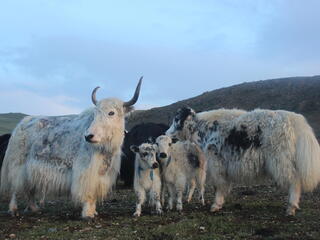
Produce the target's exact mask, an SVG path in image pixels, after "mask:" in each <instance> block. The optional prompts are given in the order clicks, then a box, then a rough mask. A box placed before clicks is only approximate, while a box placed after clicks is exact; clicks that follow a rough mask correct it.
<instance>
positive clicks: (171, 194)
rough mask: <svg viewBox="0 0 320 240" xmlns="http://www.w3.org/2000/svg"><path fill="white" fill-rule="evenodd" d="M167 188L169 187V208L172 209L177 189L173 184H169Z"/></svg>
mask: <svg viewBox="0 0 320 240" xmlns="http://www.w3.org/2000/svg"><path fill="white" fill-rule="evenodd" d="M167 188H168V192H169V199H168V206H167V209H168V210H172V208H173V198H174V196H175V190H174V188H173V186H172V184H168V185H167Z"/></svg>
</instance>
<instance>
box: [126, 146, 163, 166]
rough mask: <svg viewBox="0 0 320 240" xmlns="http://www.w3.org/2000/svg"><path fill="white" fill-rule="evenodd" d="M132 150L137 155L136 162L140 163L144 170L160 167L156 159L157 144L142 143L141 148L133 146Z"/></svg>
mask: <svg viewBox="0 0 320 240" xmlns="http://www.w3.org/2000/svg"><path fill="white" fill-rule="evenodd" d="M130 150H131V151H132V152H134V153H136V155H137V157H138V158H137V157H136V161H139V166H140V167H141V168H142V169H148V168H151V169H155V168H158V167H159V163H158V162H157V159H156V153H157V150H158V147H157V145H156V144H151V143H142V144H141V145H140V146H139V147H138V146H136V145H131V146H130Z"/></svg>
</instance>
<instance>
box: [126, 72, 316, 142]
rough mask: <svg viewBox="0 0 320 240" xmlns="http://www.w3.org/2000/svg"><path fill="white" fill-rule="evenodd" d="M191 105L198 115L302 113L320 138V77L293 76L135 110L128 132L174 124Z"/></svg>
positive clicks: (244, 84)
mask: <svg viewBox="0 0 320 240" xmlns="http://www.w3.org/2000/svg"><path fill="white" fill-rule="evenodd" d="M182 106H190V107H192V108H193V109H195V110H196V111H197V112H200V111H206V110H211V109H217V108H240V109H245V110H252V109H255V108H265V109H284V110H288V111H294V112H297V113H301V114H303V115H304V116H305V117H306V118H307V120H308V122H309V123H310V125H311V126H312V127H313V129H314V130H315V133H316V135H317V136H318V137H320V111H319V110H320V76H313V77H290V78H281V79H272V80H264V81H256V82H248V83H242V84H238V85H234V86H231V87H227V88H221V89H217V90H213V91H210V92H205V93H203V94H201V95H199V96H197V97H193V98H189V99H186V100H183V101H179V102H176V103H173V104H171V105H168V106H165V107H159V108H153V109H150V110H145V111H135V112H133V113H132V114H131V115H130V116H129V117H128V119H127V129H128V130H130V129H131V128H132V127H133V126H134V125H136V124H138V123H142V122H156V123H164V124H168V125H169V124H171V119H172V117H173V115H174V114H175V112H176V110H177V109H178V108H179V107H182Z"/></svg>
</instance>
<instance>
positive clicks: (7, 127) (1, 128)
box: [0, 113, 27, 135]
mask: <svg viewBox="0 0 320 240" xmlns="http://www.w3.org/2000/svg"><path fill="white" fill-rule="evenodd" d="M25 116H27V115H25V114H23V113H3V114H0V135H2V134H5V133H11V132H12V130H13V129H14V127H15V126H16V125H17V123H18V122H20V120H21V119H22V118H24V117H25Z"/></svg>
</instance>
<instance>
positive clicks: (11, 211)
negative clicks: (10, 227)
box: [8, 210, 19, 217]
mask: <svg viewBox="0 0 320 240" xmlns="http://www.w3.org/2000/svg"><path fill="white" fill-rule="evenodd" d="M8 213H9V214H10V215H11V217H19V212H18V210H9V211H8Z"/></svg>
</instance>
